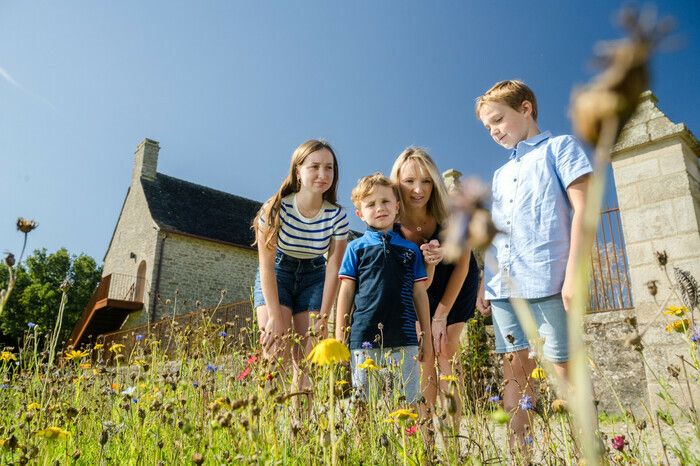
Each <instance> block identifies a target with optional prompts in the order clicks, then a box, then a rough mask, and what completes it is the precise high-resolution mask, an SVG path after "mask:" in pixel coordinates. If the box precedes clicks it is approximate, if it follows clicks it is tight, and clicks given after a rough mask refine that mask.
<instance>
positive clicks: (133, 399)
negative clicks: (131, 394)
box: [131, 398, 139, 403]
mask: <svg viewBox="0 0 700 466" xmlns="http://www.w3.org/2000/svg"><path fill="white" fill-rule="evenodd" d="M131 402H132V403H138V402H139V399H138V398H132V399H131Z"/></svg>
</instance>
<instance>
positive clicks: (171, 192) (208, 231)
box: [141, 173, 261, 248]
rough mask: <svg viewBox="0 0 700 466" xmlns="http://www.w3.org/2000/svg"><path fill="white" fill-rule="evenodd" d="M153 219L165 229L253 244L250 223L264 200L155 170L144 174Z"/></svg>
mask: <svg viewBox="0 0 700 466" xmlns="http://www.w3.org/2000/svg"><path fill="white" fill-rule="evenodd" d="M141 183H142V185H143V191H144V193H145V194H146V201H147V202H148V207H149V210H150V211H151V216H152V217H153V220H154V221H155V222H156V224H158V226H159V227H160V228H161V229H162V230H164V231H170V232H173V233H181V234H185V235H192V236H197V237H200V238H204V239H210V240H214V241H221V242H224V243H229V244H234V245H236V246H243V247H248V248H250V247H251V246H250V245H251V244H252V243H253V240H254V235H253V231H252V230H251V229H250V224H251V222H252V220H253V218H254V217H255V214H256V213H257V212H258V210H259V209H260V206H261V203H260V202H258V201H254V200H252V199H246V198H244V197H240V196H235V195H233V194H229V193H225V192H223V191H218V190H216V189H212V188H207V187H206V186H202V185H198V184H194V183H190V182H188V181H184V180H180V179H178V178H173V177H172V176H167V175H163V174H161V173H158V174H156V179H155V180H148V179H145V178H141Z"/></svg>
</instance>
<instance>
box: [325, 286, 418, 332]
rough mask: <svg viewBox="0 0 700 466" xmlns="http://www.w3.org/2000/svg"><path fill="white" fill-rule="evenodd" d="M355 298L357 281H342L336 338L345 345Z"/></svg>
mask: <svg viewBox="0 0 700 466" xmlns="http://www.w3.org/2000/svg"><path fill="white" fill-rule="evenodd" d="M426 296H427V295H426ZM354 298H355V280H351V279H349V278H346V279H343V280H341V281H340V290H339V291H338V303H337V304H336V306H335V308H336V310H335V338H336V340H340V341H342V342H343V343H345V341H346V340H347V338H346V337H347V332H346V327H347V323H348V322H349V317H350V310H351V309H352V303H353V300H354Z"/></svg>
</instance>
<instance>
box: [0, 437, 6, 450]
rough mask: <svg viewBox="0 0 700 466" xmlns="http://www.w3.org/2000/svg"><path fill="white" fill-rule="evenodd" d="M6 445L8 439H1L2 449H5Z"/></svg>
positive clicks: (0, 445)
mask: <svg viewBox="0 0 700 466" xmlns="http://www.w3.org/2000/svg"><path fill="white" fill-rule="evenodd" d="M6 443H7V439H4V438H0V448H2V447H4V446H5V444H6Z"/></svg>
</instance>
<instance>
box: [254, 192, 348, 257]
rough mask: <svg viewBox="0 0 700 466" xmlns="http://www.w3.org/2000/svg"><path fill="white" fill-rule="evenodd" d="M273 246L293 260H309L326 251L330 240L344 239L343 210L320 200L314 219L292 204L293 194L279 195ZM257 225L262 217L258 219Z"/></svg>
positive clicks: (345, 224)
mask: <svg viewBox="0 0 700 466" xmlns="http://www.w3.org/2000/svg"><path fill="white" fill-rule="evenodd" d="M279 214H280V231H279V234H278V235H277V249H279V250H280V251H282V252H283V253H285V254H287V255H289V256H292V257H296V258H297V259H313V258H314V257H318V256H321V255H323V254H325V253H326V252H328V248H329V247H330V244H331V240H343V239H347V237H348V231H349V221H348V216H347V214H346V213H345V209H343V208H342V207H339V206H336V205H333V204H331V203H330V202H328V201H323V205H322V206H321V210H319V212H318V214H316V216H315V217H314V218H306V217H304V216H303V215H302V214H301V212H299V209H297V206H296V193H292V194H290V195H288V196H285V197H284V198H282V205H281V206H280V213H279ZM260 222H261V225H264V222H265V220H264V219H263V218H262V216H261V218H260Z"/></svg>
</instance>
